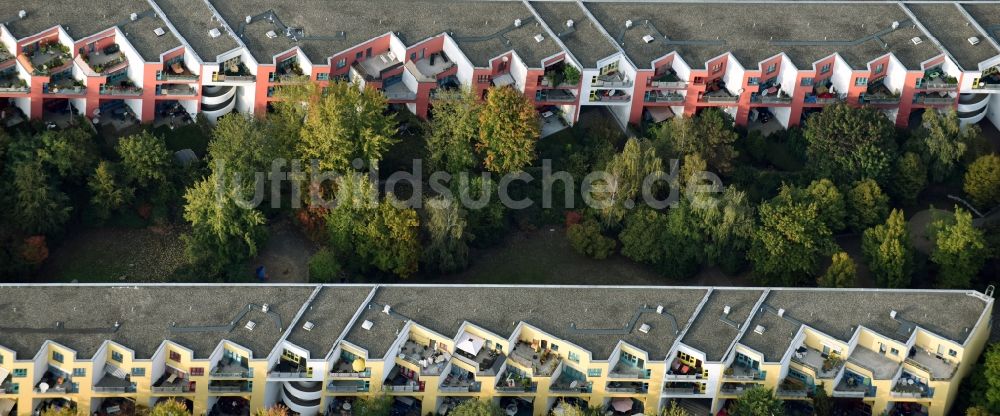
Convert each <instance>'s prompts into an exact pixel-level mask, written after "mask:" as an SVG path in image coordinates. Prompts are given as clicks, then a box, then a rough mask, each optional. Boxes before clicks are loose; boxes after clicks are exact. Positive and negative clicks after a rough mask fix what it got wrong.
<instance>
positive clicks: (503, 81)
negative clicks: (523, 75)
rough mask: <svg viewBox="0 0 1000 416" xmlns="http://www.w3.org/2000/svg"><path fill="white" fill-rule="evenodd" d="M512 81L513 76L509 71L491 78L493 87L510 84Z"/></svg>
mask: <svg viewBox="0 0 1000 416" xmlns="http://www.w3.org/2000/svg"><path fill="white" fill-rule="evenodd" d="M513 83H514V77H512V76H510V74H509V73H507V74H503V75H501V76H498V77H496V78H493V86H494V87H503V86H505V85H511V84H513Z"/></svg>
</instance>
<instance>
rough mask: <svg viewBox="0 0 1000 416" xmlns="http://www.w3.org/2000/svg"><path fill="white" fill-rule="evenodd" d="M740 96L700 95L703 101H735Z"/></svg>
mask: <svg viewBox="0 0 1000 416" xmlns="http://www.w3.org/2000/svg"><path fill="white" fill-rule="evenodd" d="M739 99H740V97H737V96H728V95H706V96H703V97H701V102H703V103H735V102H737V101H739Z"/></svg>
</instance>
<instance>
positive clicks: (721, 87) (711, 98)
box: [699, 78, 740, 103]
mask: <svg viewBox="0 0 1000 416" xmlns="http://www.w3.org/2000/svg"><path fill="white" fill-rule="evenodd" d="M739 98H740V97H739V96H736V95H733V94H732V93H730V92H729V90H728V89H726V83H725V82H723V81H722V79H721V78H719V79H716V80H714V81H712V82H710V83H708V84H706V86H705V93H704V94H702V95H701V99H700V100H699V101H701V102H703V103H735V102H736V101H739Z"/></svg>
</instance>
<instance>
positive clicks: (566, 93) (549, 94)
mask: <svg viewBox="0 0 1000 416" xmlns="http://www.w3.org/2000/svg"><path fill="white" fill-rule="evenodd" d="M535 102H549V103H572V102H576V95H573V93H572V92H570V90H559V89H552V90H538V91H535Z"/></svg>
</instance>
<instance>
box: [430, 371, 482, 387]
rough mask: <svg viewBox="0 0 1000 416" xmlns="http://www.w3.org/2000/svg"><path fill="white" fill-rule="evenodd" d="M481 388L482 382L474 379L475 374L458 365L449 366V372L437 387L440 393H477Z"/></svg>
mask: <svg viewBox="0 0 1000 416" xmlns="http://www.w3.org/2000/svg"><path fill="white" fill-rule="evenodd" d="M481 389H482V384H481V383H480V382H478V381H476V375H475V374H472V373H471V372H469V371H466V370H464V369H462V368H461V367H459V366H452V367H451V372H450V373H448V375H447V376H446V377H445V378H444V380H443V381H442V382H441V387H440V388H438V390H439V391H440V392H441V393H470V392H471V393H477V392H479V391H480V390H481Z"/></svg>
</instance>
